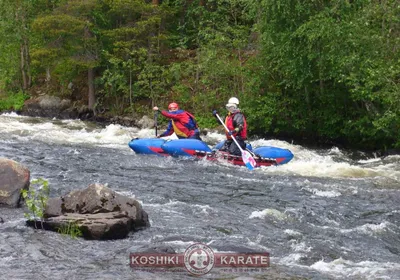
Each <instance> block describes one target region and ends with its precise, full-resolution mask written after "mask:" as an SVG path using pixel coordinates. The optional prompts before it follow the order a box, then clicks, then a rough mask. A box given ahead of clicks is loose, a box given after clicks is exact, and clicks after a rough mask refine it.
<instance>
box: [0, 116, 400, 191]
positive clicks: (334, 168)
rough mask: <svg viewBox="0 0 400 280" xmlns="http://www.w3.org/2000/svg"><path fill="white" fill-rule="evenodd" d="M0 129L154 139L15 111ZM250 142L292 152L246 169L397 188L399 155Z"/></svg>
mask: <svg viewBox="0 0 400 280" xmlns="http://www.w3.org/2000/svg"><path fill="white" fill-rule="evenodd" d="M0 131H2V132H4V133H10V134H11V135H13V137H18V138H19V139H20V140H21V141H30V140H31V139H35V140H38V141H43V142H46V143H57V144H71V145H74V144H80V145H91V146H102V147H106V148H114V149H122V150H129V151H130V148H129V147H128V143H129V141H130V140H131V139H133V138H154V136H155V130H154V129H153V128H151V129H139V128H137V127H125V126H121V125H118V124H110V125H108V126H106V127H104V128H103V127H99V126H96V125H95V124H93V123H88V122H83V121H81V120H48V119H44V118H32V117H25V116H19V115H17V114H15V113H6V114H2V115H0ZM160 133H161V132H160ZM201 137H202V138H203V140H204V141H206V142H207V143H218V142H220V141H222V140H224V139H225V135H224V134H223V133H219V132H216V131H211V132H209V133H208V134H207V135H202V136H201ZM164 139H177V138H176V136H175V135H171V136H169V137H165V138H164ZM5 140H6V139H5ZM250 144H251V145H252V146H253V148H256V147H259V146H274V147H278V148H283V149H289V150H290V151H291V152H292V153H293V154H294V158H293V159H292V160H291V161H290V162H289V163H287V164H284V165H279V166H269V167H261V168H256V169H255V170H253V171H249V172H263V173H267V174H277V175H300V176H314V177H331V178H377V180H378V182H381V183H379V185H381V186H382V187H385V186H388V185H390V186H392V187H396V186H398V187H400V167H399V166H400V164H399V158H400V156H389V157H386V158H385V160H384V161H383V160H380V159H377V158H373V159H368V160H363V161H359V162H356V163H355V164H351V163H349V162H351V161H350V160H348V159H347V158H345V156H344V155H343V153H342V152H341V150H340V149H339V148H337V147H332V148H331V149H330V150H329V151H328V152H327V153H325V154H324V155H321V154H319V152H317V151H314V150H309V149H306V148H304V147H302V146H299V145H293V144H291V143H288V142H286V141H280V140H274V139H270V140H265V139H258V140H254V141H251V142H250ZM210 148H212V146H210ZM338 158H339V159H338ZM342 159H343V160H342ZM201 164H203V165H204V164H206V163H204V161H201ZM219 164H222V165H223V164H224V163H223V162H221V163H219ZM226 166H229V167H231V166H232V165H231V164H229V163H226ZM237 168H239V167H237ZM241 170H247V168H246V167H242V169H241ZM315 195H317V196H325V197H333V196H337V195H339V194H338V193H335V192H333V193H330V192H328V193H326V190H319V191H318V190H317V191H315Z"/></svg>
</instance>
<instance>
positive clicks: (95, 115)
mask: <svg viewBox="0 0 400 280" xmlns="http://www.w3.org/2000/svg"><path fill="white" fill-rule="evenodd" d="M0 113H1V112H0ZM16 113H17V114H20V115H23V116H29V117H43V118H56V119H60V120H65V119H80V120H82V121H90V122H94V123H97V124H99V125H103V126H107V125H110V124H118V125H122V126H126V127H138V128H142V129H143V128H152V127H154V120H153V118H152V117H149V116H148V115H146V114H143V113H142V114H140V113H132V114H129V115H114V114H112V113H110V112H96V111H95V112H93V111H92V110H90V109H89V108H88V107H87V106H86V105H84V104H82V103H81V102H78V101H73V100H70V99H66V98H64V99H63V98H60V97H57V96H51V95H46V94H42V95H37V96H36V97H31V98H30V99H28V100H26V101H25V102H24V106H23V107H22V109H21V110H18V111H17V112H16ZM161 123H162V121H161V120H160V121H159V128H160V129H164V128H165V127H166V126H165V124H164V125H160V124H161ZM200 127H201V131H202V134H203V135H206V134H207V133H208V132H209V131H210V130H211V129H215V130H217V131H219V132H221V133H223V131H224V130H223V128H222V126H221V127H217V128H205V127H202V126H200ZM271 138H272V139H277V140H281V141H286V142H288V143H292V144H297V145H302V146H306V147H308V148H311V149H326V148H330V147H337V148H340V149H343V150H348V151H350V150H352V151H354V150H357V151H360V152H359V153H358V154H356V155H355V156H356V157H360V156H362V154H365V155H366V156H367V157H371V156H373V157H381V156H388V155H398V154H400V149H370V148H369V149H365V147H359V146H357V147H354V146H350V145H348V143H347V141H346V140H345V139H338V140H336V141H333V140H331V139H326V138H320V137H316V136H308V135H304V134H302V135H289V134H286V133H284V132H281V133H278V134H267V135H252V136H250V140H254V139H271Z"/></svg>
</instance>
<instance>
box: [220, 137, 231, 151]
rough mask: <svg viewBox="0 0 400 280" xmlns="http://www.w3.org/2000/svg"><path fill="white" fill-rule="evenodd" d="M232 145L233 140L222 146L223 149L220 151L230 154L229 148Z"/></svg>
mask: <svg viewBox="0 0 400 280" xmlns="http://www.w3.org/2000/svg"><path fill="white" fill-rule="evenodd" d="M231 144H232V140H226V141H225V143H224V145H223V146H222V148H221V149H219V150H220V151H222V152H229V147H230V146H231Z"/></svg>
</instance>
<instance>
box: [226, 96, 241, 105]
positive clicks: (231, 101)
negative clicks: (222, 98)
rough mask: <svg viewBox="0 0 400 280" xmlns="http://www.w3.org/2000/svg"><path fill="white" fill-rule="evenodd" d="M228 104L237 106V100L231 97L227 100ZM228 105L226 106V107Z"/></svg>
mask: <svg viewBox="0 0 400 280" xmlns="http://www.w3.org/2000/svg"><path fill="white" fill-rule="evenodd" d="M228 104H235V105H239V99H237V98H236V97H231V98H229V100H228ZM228 104H226V105H227V106H228Z"/></svg>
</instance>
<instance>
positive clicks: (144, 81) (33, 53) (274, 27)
mask: <svg viewBox="0 0 400 280" xmlns="http://www.w3.org/2000/svg"><path fill="white" fill-rule="evenodd" d="M0 36H1V38H2V39H1V40H0V111H1V110H10V109H14V110H18V109H20V108H21V106H22V104H23V102H24V100H26V99H28V98H30V97H32V96H35V95H37V94H38V92H45V93H47V94H49V95H54V96H59V97H62V98H69V99H71V100H73V101H74V102H80V103H82V104H86V105H87V106H88V108H89V109H90V110H93V112H94V113H95V114H102V115H109V116H113V115H120V116H124V115H127V116H129V115H133V114H137V115H144V114H148V115H151V114H152V111H151V108H152V107H153V106H154V105H158V106H160V107H161V108H166V106H167V105H168V103H169V102H171V101H176V102H178V103H179V104H180V106H181V108H183V109H185V110H188V111H190V112H192V113H193V114H195V116H196V118H197V119H198V122H199V124H200V126H201V127H208V128H211V127H215V126H216V125H217V123H216V122H215V120H214V118H213V116H212V113H211V112H212V110H213V109H218V110H219V111H220V112H221V114H224V113H225V108H224V105H225V104H226V101H227V100H228V99H229V97H231V96H236V97H238V98H239V99H240V108H241V109H242V111H243V112H244V113H245V115H246V117H247V121H248V126H249V134H250V135H252V136H254V137H255V136H257V137H263V138H271V137H276V138H282V139H297V140H299V141H300V140H302V141H308V142H310V143H340V144H342V145H345V146H346V147H350V148H361V149H382V150H386V149H392V148H400V2H399V1H398V0H379V1H378V0H354V1H351V0H331V1H324V0H307V1H294V0H258V1H255V0H150V1H142V0H0Z"/></svg>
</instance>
